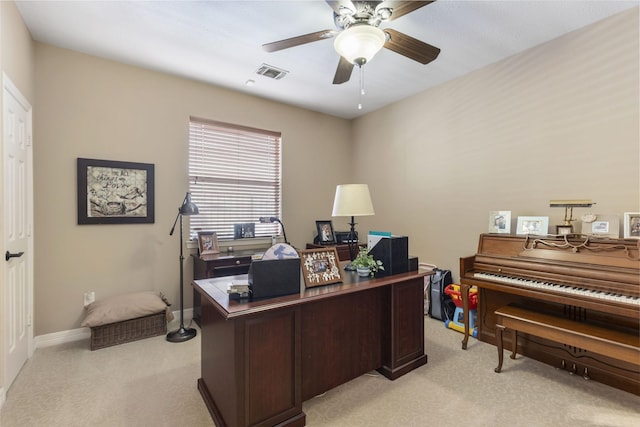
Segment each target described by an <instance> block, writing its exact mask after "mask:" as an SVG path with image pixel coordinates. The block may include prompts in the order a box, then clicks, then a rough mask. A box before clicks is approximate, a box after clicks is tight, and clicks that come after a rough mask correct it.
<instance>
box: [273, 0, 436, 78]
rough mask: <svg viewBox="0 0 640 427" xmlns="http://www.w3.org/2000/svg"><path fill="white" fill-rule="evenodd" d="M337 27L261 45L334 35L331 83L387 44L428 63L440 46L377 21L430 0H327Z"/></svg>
mask: <svg viewBox="0 0 640 427" xmlns="http://www.w3.org/2000/svg"><path fill="white" fill-rule="evenodd" d="M325 1H326V3H327V4H328V5H329V6H330V7H331V8H332V9H333V20H334V22H335V25H336V27H337V28H338V29H337V30H322V31H317V32H315V33H310V34H305V35H302V36H297V37H292V38H289V39H284V40H279V41H275V42H271V43H267V44H264V45H262V48H263V49H264V50H265V51H267V52H276V51H279V50H283V49H288V48H290V47H294V46H299V45H302V44H306V43H311V42H315V41H319V40H324V39H329V38H332V37H335V41H334V48H335V49H336V51H337V52H338V54H339V55H340V61H339V62H338V68H337V70H336V74H335V76H334V78H333V84H341V83H344V82H347V81H349V79H350V78H351V72H352V71H353V67H354V65H358V66H359V67H362V65H364V64H365V63H366V62H368V61H370V60H371V58H373V56H374V55H375V54H376V53H377V52H378V51H379V50H380V49H381V48H383V47H384V48H386V49H389V50H392V51H394V52H396V53H399V54H400V55H403V56H406V57H407V58H409V59H413V60H414V61H417V62H420V63H421V64H428V63H429V62H431V61H433V60H434V59H436V58H437V57H438V55H439V54H440V49H439V48H437V47H435V46H432V45H430V44H427V43H424V42H422V41H420V40H417V39H415V38H413V37H411V36H408V35H406V34H403V33H401V32H399V31H396V30H393V29H391V28H385V29H384V30H382V29H380V28H379V27H380V24H381V23H383V22H387V21H392V20H394V19H397V18H399V17H401V16H404V15H406V14H408V13H410V12H413V11H414V10H417V9H419V8H421V7H423V6H426V5H428V4H430V3H433V1H435V0H433V1H348V0H340V1H329V0H325Z"/></svg>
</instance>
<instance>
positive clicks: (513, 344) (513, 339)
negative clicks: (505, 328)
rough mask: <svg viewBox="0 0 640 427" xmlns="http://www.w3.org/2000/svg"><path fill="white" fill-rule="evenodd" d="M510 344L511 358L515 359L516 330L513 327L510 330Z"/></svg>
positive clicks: (516, 348) (516, 347)
mask: <svg viewBox="0 0 640 427" xmlns="http://www.w3.org/2000/svg"><path fill="white" fill-rule="evenodd" d="M511 346H512V349H511V358H512V359H515V358H516V353H517V351H518V331H517V330H516V329H515V328H514V329H513V330H512V331H511Z"/></svg>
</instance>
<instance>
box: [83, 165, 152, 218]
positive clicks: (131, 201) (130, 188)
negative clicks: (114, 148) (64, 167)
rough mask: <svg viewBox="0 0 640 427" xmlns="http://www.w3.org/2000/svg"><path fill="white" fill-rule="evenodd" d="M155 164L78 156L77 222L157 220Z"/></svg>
mask: <svg viewBox="0 0 640 427" xmlns="http://www.w3.org/2000/svg"><path fill="white" fill-rule="evenodd" d="M154 178H155V177H154V165H153V164H150V163H134V162H121V161H115V160H96V159H84V158H78V160H77V184H78V188H77V189H78V224H79V225H86V224H144V223H150V224H152V223H154V222H155V207H154V206H155V198H154Z"/></svg>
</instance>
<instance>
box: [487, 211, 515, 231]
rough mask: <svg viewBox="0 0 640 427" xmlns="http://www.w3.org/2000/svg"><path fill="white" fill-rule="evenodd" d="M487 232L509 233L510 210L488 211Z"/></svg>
mask: <svg viewBox="0 0 640 427" xmlns="http://www.w3.org/2000/svg"><path fill="white" fill-rule="evenodd" d="M489 233H505V234H509V233H511V211H491V212H489Z"/></svg>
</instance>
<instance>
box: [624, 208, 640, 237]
mask: <svg viewBox="0 0 640 427" xmlns="http://www.w3.org/2000/svg"><path fill="white" fill-rule="evenodd" d="M624 238H625V239H640V212H625V213H624Z"/></svg>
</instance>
